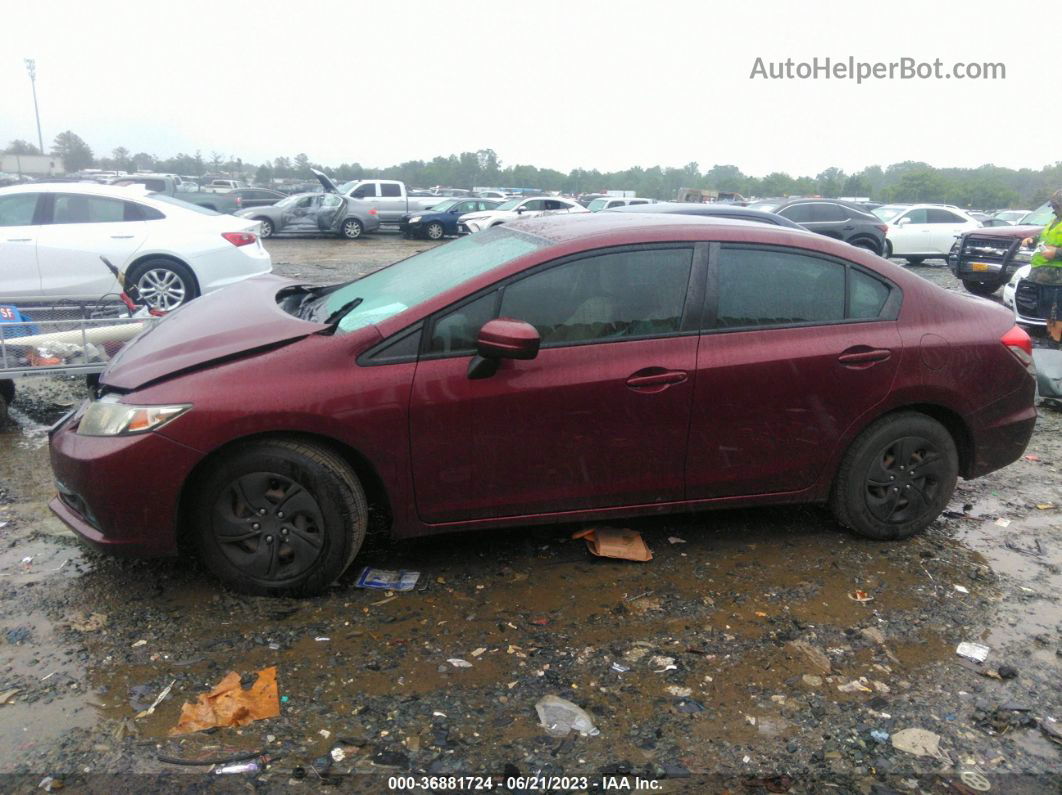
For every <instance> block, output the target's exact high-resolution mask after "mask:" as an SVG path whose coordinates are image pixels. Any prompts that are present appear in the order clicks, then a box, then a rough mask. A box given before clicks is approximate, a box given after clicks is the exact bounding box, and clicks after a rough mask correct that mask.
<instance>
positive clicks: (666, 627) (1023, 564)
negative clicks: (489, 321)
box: [0, 234, 1062, 793]
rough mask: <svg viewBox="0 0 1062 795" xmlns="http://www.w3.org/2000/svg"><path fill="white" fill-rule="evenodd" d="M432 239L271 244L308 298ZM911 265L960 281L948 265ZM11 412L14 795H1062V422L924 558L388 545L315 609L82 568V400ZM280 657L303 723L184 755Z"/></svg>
mask: <svg viewBox="0 0 1062 795" xmlns="http://www.w3.org/2000/svg"><path fill="white" fill-rule="evenodd" d="M431 245H433V244H431V243H427V242H424V241H405V240H402V239H401V238H400V237H398V236H397V235H389V234H379V235H375V236H373V237H371V238H366V239H363V240H360V241H353V242H348V241H340V240H329V239H321V240H292V239H287V240H285V239H273V240H270V241H269V242H268V248H269V249H270V251H271V253H272V255H273V260H274V265H275V270H276V271H277V272H279V273H281V274H285V275H291V276H295V277H297V278H300V279H303V280H305V281H308V282H313V283H330V282H336V281H341V280H345V279H349V278H353V277H354V276H356V275H358V274H362V273H366V272H369V271H371V270H372V269H374V268H375V267H378V266H380V265H383V264H386V263H388V262H392V261H394V260H397V259H400V258H403V257H406V256H409V255H410V254H413V253H416V252H417V251H419V250H422V249H424V248H427V247H429V246H431ZM914 270H916V271H917V272H918V273H919V274H921V275H923V276H924V277H925V278H927V279H930V280H932V281H934V282H937V283H938V284H941V285H942V286H945V287H947V288H949V289H961V287H960V286H959V285H958V283H957V282H956V281H955V280H954V279H953V278H952V276H951V274H950V273H949V272H948V271H947V268H946V267H945V266H944V263H943V262H942V261H928V262H926V263H925V264H924V265H923V266H919V267H917V268H915V269H914ZM18 390H19V397H18V398H17V400H16V404H15V408H14V411H13V415H14V417H15V420H16V422H15V423H14V424H11V425H9V426H7V427H6V428H3V429H2V430H0V446H2V455H0V502H2V504H0V787H2V788H3V789H4V790H5V791H26V792H29V791H32V790H35V789H36V788H37V787H38V786H39V785H40V784H41V782H42V780H43V779H44V778H45V777H48V776H51V777H52V778H53V779H54V780H58V781H62V782H63V783H64V784H65V786H66V788H67V789H76V788H78V787H82V788H85V789H92V790H96V789H103V788H105V787H106V788H112V789H113V788H116V787H117V788H119V789H122V790H123V791H124V790H125V789H141V788H144V789H147V788H149V787H150V788H153V789H162V790H170V789H198V788H203V789H206V788H208V787H213V788H223V789H233V790H239V791H247V790H248V789H259V790H263V791H272V790H281V789H285V790H287V789H295V790H307V791H309V790H316V789H317V788H319V787H322V786H326V785H336V786H338V787H340V788H342V789H344V790H355V789H357V790H358V791H366V792H376V791H380V792H384V791H399V790H402V789H404V790H405V791H416V790H417V788H419V791H426V788H425V787H427V788H430V787H434V788H435V789H436V790H437V791H440V792H442V791H457V790H460V789H462V788H464V789H465V790H467V791H472V786H473V785H475V784H477V783H478V784H480V785H482V784H483V782H482V781H479V782H477V781H475V780H472V781H462V780H461V779H460V778H459V777H460V776H491V775H493V776H495V777H497V778H496V779H495V780H494V784H495V785H497V784H499V783H501V784H504V783H505V779H506V777H508V778H510V779H512V781H510V783H511V784H512V785H513V786H512V787H510V790H511V791H527V792H533V791H545V789H546V787H545V786H538V785H539V784H545V783H548V782H541V781H532V782H526V781H518V780H516V777H517V776H523V777H531V776H563V777H568V780H567V781H562V782H561V784H563V785H564V786H558V787H556V788H555V789H556V790H557V791H568V790H571V791H586V790H596V789H603V788H605V787H606V786H607V785H608V784H610V783H612V784H616V785H618V786H619V785H620V783H621V782H622V781H623V780H624V779H626V782H627V784H628V789H630V790H634V789H635V787H636V786H640V785H641V786H642V788H643V789H646V790H648V789H650V787H651V788H653V789H654V790H655V791H662V792H715V791H723V790H725V789H729V790H730V791H733V792H783V791H791V792H822V791H835V792H875V791H876V792H890V791H898V792H919V791H922V792H959V793H965V792H973V791H984V790H983V786H984V784H987V785H988V786H989V787H990V788H991V790H992V791H996V792H1030V793H1032V792H1037V793H1039V792H1046V791H1057V789H1058V786H1059V781H1060V774H1062V745H1059V744H1058V742H1057V740H1052V739H1051V737H1050V735H1051V734H1052V733H1054V732H1059V731H1062V688H1060V687H1059V685H1060V672H1062V607H1060V604H1062V603H1060V601H1059V600H1060V597H1062V569H1060V566H1062V515H1060V506H1062V479H1060V477H1059V467H1060V466H1062V413H1059V412H1058V411H1056V410H1053V409H1050V408H1041V410H1040V415H1041V416H1040V418H1039V420H1038V422H1037V426H1036V431H1035V434H1034V436H1033V439H1032V442H1031V443H1030V446H1029V449H1028V450H1027V451H1026V453H1027V455H1026V456H1025V458H1023V459H1022V460H1020V461H1018V462H1016V463H1015V464H1013V465H1011V466H1010V467H1008V468H1006V469H1004V470H1002V471H1000V472H996V473H993V474H991V475H989V476H987V477H984V478H981V479H979V480H976V481H971V482H965V481H960V483H959V487H958V490H957V492H956V495H955V498H954V500H953V503H952V505H951V506H950V509H949V511H948V512H947V514H946V515H945V516H944V517H943V518H942V519H941V520H939V521H938V522H937V523H935V524H934V525H933V526H932V527H931V528H930V529H929V531H928V532H926V533H925V534H923V535H921V536H919V537H916V538H914V539H910V540H908V541H903V542H896V543H878V542H873V541H868V540H864V539H860V538H857V537H855V536H853V535H850V534H848V533H845V532H842V531H840V530H838V529H837V527H836V525H834V524H833V523H832V521H831V520H830V517H829V515H828V514H827V513H826V511H825V510H819V509H816V508H812V507H806V508H783V509H778V508H775V509H764V510H742V511H717V512H711V513H699V514H692V515H684V516H679V517H670V518H666V519H653V520H644V521H639V522H636V523H633V524H631V525H630V526H631V527H634V528H635V529H637V530H639V531H641V533H642V534H643V536H644V538H645V540H646V541H647V543H648V545H649V547H650V548H651V549H652V551H653V555H654V558H653V560H652V561H651V562H649V563H631V562H624V561H611V560H603V559H597V558H592V557H591V556H590V555H589V554H588V552H587V550H586V548H585V546H584V544H583V542H582V541H573V540H571V534H572V532H573V531H574V530H576V529H577V527H575V526H556V527H549V528H535V529H529V530H514V531H495V532H492V533H478V534H468V535H461V536H454V537H447V538H440V539H426V540H418V541H409V542H401V543H387V542H377V543H376V544H375V545H374V546H373V547H372V548H370V549H367V550H366V551H364V552H363V553H362V554H361V556H359V559H358V560H357V562H356V563H355V565H354V567H352V569H351V571H349V572H348V573H347V575H345V576H344V578H343V580H342V581H341V582H340V583H338V584H337V585H336V586H335V587H334V588H333V589H332V590H331V591H330V593H328V594H327V595H325V596H322V597H319V598H316V599H307V600H297V601H296V600H278V599H265V598H251V597H244V596H239V595H235V594H232V593H229V592H226V591H224V590H222V589H221V588H219V587H218V586H217V585H216V584H215V583H214V582H213V581H211V580H210V579H209V578H208V577H207V576H206V575H205V574H204V573H203V571H202V570H201V569H200V568H199V567H198V566H197V565H196V564H195V562H194V561H190V560H183V559H182V560H167V561H125V560H119V559H112V558H109V557H104V556H100V555H98V554H96V553H94V552H91V551H88V550H85V549H84V548H82V547H81V546H80V545H79V544H78V543H77V542H76V541H75V540H74V538H73V536H72V535H71V534H70V533H69V532H68V531H67V530H66V529H65V528H64V527H63V526H62V525H61V524H60V523H59V522H58V520H56V519H54V518H53V517H52V516H51V515H50V514H49V512H48V511H47V508H46V501H47V499H49V498H50V496H51V477H50V472H49V468H48V464H47V448H46V434H45V432H44V428H43V423H47V422H50V421H52V420H53V419H54V418H56V417H57V416H59V414H61V413H62V412H63V411H64V410H65V408H66V407H67V406H68V405H69V404H70V403H71V402H72V401H74V400H76V399H78V395H79V391H80V384H79V383H78V382H77V381H62V380H59V379H44V378H36V379H29V378H27V379H22V380H21V381H20V382H19V384H18ZM130 488H136V484H135V482H131V483H130ZM363 565H371V566H378V567H381V568H386V569H412V570H416V571H419V572H421V576H420V579H419V581H418V583H417V586H416V588H415V589H414V590H413V591H411V592H407V593H398V592H388V591H381V590H364V589H358V588H356V587H354V580H355V576H356V573H357V571H358V570H359V569H360V567H361V566H363ZM961 641H970V642H976V643H981V644H984V645H985V646H988V647H989V648H990V651H989V655H988V659H987V661H986V663H985V664H984V665H983V666H980V667H979V668H978V667H977V666H974V665H972V664H968V663H965V662H964V661H963V659H962V658H960V657H958V656H957V655H956V654H955V647H956V645H957V644H958V643H959V642H961ZM454 661H457V662H454ZM274 665H275V666H276V667H277V671H278V682H279V692H280V694H281V702H282V703H281V714H280V716H279V717H277V718H272V719H267V720H262V721H258V722H255V723H251V724H250V725H248V726H245V727H244V728H241V729H234V728H225V729H220V730H217V731H216V732H213V733H209V734H204V733H199V734H193V735H186V736H183V737H169V736H168V731H169V729H170V728H171V727H172V726H174V725H175V724H176V722H177V718H178V715H179V713H180V708H181V704H182V703H184V702H186V701H187V702H192V701H194V700H195V699H196V697H197V696H198V695H199V694H201V693H205V692H207V691H209V690H210V689H211V688H212V687H214V685H216V684H217V683H218V682H219V681H220V680H221V679H222V678H223V677H224V676H225V675H226V674H227V673H228V672H229V671H236V672H237V673H239V674H240V675H241V676H245V675H252V674H253V673H254V672H256V671H259V670H261V669H263V668H266V667H267V666H274ZM249 680H250V677H248V678H247V681H249ZM168 686H169V687H170V688H171V689H170V692H169V695H168V697H167V698H165V699H164V700H163V701H161V703H159V704H158V706H157V707H156V708H155V709H154V711H153V712H152V713H151V714H148V715H144V716H143V717H137V715H138V714H139V713H143V712H146V711H148V708H149V707H150V706H151V704H152V702H153V701H154V700H155V699H156V697H157V696H158V695H159V694H160V693H161V692H162V691H163V690H164V689H165V688H167V687H168ZM549 694H554V695H557V696H560V697H562V698H565V699H568V700H569V701H572V702H574V703H576V704H578V705H579V706H580V707H582V708H583V709H584V710H585V711H586V712H587V713H588V714H589V716H590V718H591V719H592V721H593V723H594V724H595V726H596V728H597V729H598V730H599V733H598V734H596V735H594V736H585V737H584V736H577V735H572V736H570V737H568V738H554V737H550V736H548V735H547V734H546V733H545V732H544V731H543V729H542V727H541V726H540V725H539V723H538V719H537V716H536V712H535V703H536V702H537V701H539V700H540V699H541V698H542V697H544V696H546V695H549ZM1055 719H1059V721H1060V722H1059V723H1055V722H1054V721H1055ZM909 728H918V729H925V730H927V731H929V732H932V733H933V734H934V735H937V736H938V737H939V738H940V740H939V751H938V753H937V754H936V755H924V756H918V755H914V754H911V753H908V752H906V751H904V750H901V749H899V748H897V747H894V738H895V737H896V735H897V733H898V732H902V730H904V729H909ZM900 736H901V737H902V736H904V735H903V734H901V735H900ZM239 752H247V753H251V754H254V753H257V754H261V755H264V756H258V760H259V762H258V767H259V769H258V770H257V771H246V772H241V773H236V774H233V775H227V776H217V775H215V774H214V773H213V772H211V767H209V766H205V765H199V766H197V765H189V764H176V763H174V762H173V761H161V760H160V756H161V757H165V758H166V759H169V760H178V761H185V762H188V761H194V760H202V759H206V758H211V757H213V758H224V757H231V756H235V755H238V754H239ZM402 776H405V777H407V778H406V779H403V780H398V779H396V780H391V779H395V777H402ZM430 777H435V778H434V779H432V778H430ZM422 785H424V786H422ZM529 785H530V786H529ZM569 785H570V786H569ZM621 791H622V790H621Z"/></svg>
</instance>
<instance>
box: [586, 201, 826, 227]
mask: <svg viewBox="0 0 1062 795" xmlns="http://www.w3.org/2000/svg"><path fill="white" fill-rule="evenodd" d="M606 212H610V213H623V214H624V215H633V216H637V215H640V214H643V213H653V214H657V215H699V216H701V217H703V218H729V219H730V220H732V221H756V222H757V223H761V224H771V225H773V226H786V227H789V228H790V229H799V230H800V231H802V232H804V231H807V230H805V229H804V227H802V226H801V225H800V224H796V223H793V222H792V221H790V220H789V219H788V218H783V217H782V216H780V215H775V214H774V213H768V212H764V211H763V210H754V209H752V208H751V207H742V206H741V205H737V204H721V203H719V202H711V203H708V204H700V203H697V202H657V203H656V204H635V205H629V206H627V207H614V208H612V209H611V210H607V211H606Z"/></svg>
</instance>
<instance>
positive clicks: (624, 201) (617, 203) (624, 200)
mask: <svg viewBox="0 0 1062 795" xmlns="http://www.w3.org/2000/svg"><path fill="white" fill-rule="evenodd" d="M655 201H656V199H643V198H641V197H639V196H601V197H599V198H597V199H594V200H593V201H592V202H590V203H589V204H588V205H586V209H588V210H589V211H590V212H592V213H597V212H601V211H602V210H611V209H613V208H614V207H626V206H627V205H628V204H634V205H639V204H653V203H654V202H655ZM580 203H581V202H580Z"/></svg>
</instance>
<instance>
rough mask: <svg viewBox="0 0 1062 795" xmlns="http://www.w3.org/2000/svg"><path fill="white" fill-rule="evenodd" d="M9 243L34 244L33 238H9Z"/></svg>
mask: <svg viewBox="0 0 1062 795" xmlns="http://www.w3.org/2000/svg"><path fill="white" fill-rule="evenodd" d="M7 242H8V243H32V242H33V238H32V237H9V238H8V239H7Z"/></svg>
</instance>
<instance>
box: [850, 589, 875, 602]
mask: <svg viewBox="0 0 1062 795" xmlns="http://www.w3.org/2000/svg"><path fill="white" fill-rule="evenodd" d="M848 598H849V599H851V600H852V601H853V602H873V601H874V597H873V596H871V595H870V594H868V593H867V592H866V591H852V593H850V594H848Z"/></svg>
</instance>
